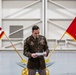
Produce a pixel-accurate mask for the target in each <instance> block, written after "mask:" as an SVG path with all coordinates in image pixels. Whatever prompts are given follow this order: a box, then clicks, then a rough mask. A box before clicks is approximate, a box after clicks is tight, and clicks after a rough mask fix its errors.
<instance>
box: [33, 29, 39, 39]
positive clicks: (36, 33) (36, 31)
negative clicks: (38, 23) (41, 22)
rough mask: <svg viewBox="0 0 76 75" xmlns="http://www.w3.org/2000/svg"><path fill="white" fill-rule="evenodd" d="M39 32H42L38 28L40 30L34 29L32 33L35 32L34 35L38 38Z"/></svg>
mask: <svg viewBox="0 0 76 75" xmlns="http://www.w3.org/2000/svg"><path fill="white" fill-rule="evenodd" d="M39 33H40V30H39V29H38V30H34V31H32V34H33V36H34V37H35V38H36V37H37V38H38V37H39Z"/></svg>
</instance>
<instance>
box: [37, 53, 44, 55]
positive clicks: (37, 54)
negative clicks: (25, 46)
mask: <svg viewBox="0 0 76 75" xmlns="http://www.w3.org/2000/svg"><path fill="white" fill-rule="evenodd" d="M36 54H37V55H43V54H44V53H36Z"/></svg>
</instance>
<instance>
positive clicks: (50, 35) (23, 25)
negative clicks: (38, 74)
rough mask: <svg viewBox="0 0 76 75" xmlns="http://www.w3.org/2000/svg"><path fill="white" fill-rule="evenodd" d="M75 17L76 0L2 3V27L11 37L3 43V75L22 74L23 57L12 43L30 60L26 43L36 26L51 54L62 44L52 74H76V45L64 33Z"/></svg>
mask: <svg viewBox="0 0 76 75" xmlns="http://www.w3.org/2000/svg"><path fill="white" fill-rule="evenodd" d="M75 17H76V0H0V27H2V29H3V30H4V32H5V33H6V35H7V36H8V37H6V36H5V35H4V36H3V37H2V39H1V40H0V75H21V72H22V70H23V67H21V66H19V65H18V64H17V63H18V62H21V58H20V57H19V55H18V54H17V52H16V51H15V50H14V48H13V47H12V44H11V43H10V41H11V42H12V43H13V44H14V46H15V47H16V49H17V50H18V52H19V53H20V54H21V56H22V57H23V58H24V59H25V60H27V59H28V58H27V57H25V56H23V44H24V40H25V39H26V37H27V36H29V35H31V28H32V26H33V25H38V26H39V27H40V30H41V32H40V34H41V35H44V36H45V37H46V38H47V42H48V46H49V49H50V51H52V50H53V48H54V46H55V45H56V43H58V46H57V47H56V49H55V51H54V52H53V53H52V56H51V57H50V62H55V63H54V64H53V65H52V66H49V67H48V69H49V71H50V75H76V58H75V57H76V42H75V41H74V40H73V39H72V38H71V37H70V36H69V35H67V34H64V33H65V31H66V29H67V28H68V27H69V25H70V24H71V22H72V20H73V19H74V18H75ZM63 35H64V36H63ZM62 36H63V37H62ZM8 38H10V40H8Z"/></svg>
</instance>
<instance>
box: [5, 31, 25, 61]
mask: <svg viewBox="0 0 76 75" xmlns="http://www.w3.org/2000/svg"><path fill="white" fill-rule="evenodd" d="M4 34H5V36H6V38H7V39H8V40H9V41H10V43H11V44H12V46H13V48H14V49H15V51H16V52H17V54H18V55H19V57H20V58H21V61H22V62H26V60H24V59H23V58H22V56H21V55H20V53H19V52H18V50H17V49H16V47H15V46H14V44H13V43H12V42H11V40H10V38H9V37H8V36H7V35H6V33H5V32H4Z"/></svg>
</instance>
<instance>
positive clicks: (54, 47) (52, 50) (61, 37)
mask: <svg viewBox="0 0 76 75" xmlns="http://www.w3.org/2000/svg"><path fill="white" fill-rule="evenodd" d="M65 33H66V31H65V32H64V34H63V35H62V37H61V38H60V40H62V38H63V37H64V35H65ZM57 46H58V43H57V44H56V45H55V46H54V49H53V50H52V51H51V52H50V54H49V55H48V57H47V58H46V60H49V58H50V57H51V55H52V53H53V52H54V51H55V49H56V47H57Z"/></svg>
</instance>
